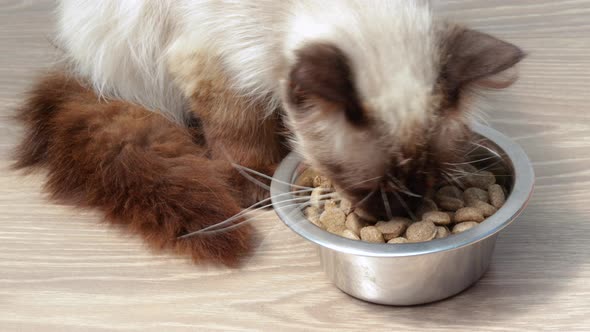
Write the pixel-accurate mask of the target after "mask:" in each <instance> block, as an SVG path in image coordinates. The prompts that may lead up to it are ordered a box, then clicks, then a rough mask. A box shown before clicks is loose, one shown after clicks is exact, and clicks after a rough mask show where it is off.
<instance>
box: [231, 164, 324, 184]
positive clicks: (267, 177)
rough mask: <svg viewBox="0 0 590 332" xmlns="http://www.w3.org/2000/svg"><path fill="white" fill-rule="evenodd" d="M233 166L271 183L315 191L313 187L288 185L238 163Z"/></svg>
mask: <svg viewBox="0 0 590 332" xmlns="http://www.w3.org/2000/svg"><path fill="white" fill-rule="evenodd" d="M232 166H233V167H235V168H238V169H240V170H243V171H246V172H250V173H252V174H255V175H258V176H260V177H263V178H265V179H268V180H271V181H275V182H278V183H282V184H286V185H289V186H291V187H294V188H299V189H313V188H312V187H306V186H299V185H296V184H293V183H288V182H284V181H280V180H278V179H275V178H273V177H272V176H268V175H266V174H264V173H260V172H258V171H255V170H253V169H251V168H248V167H246V166H242V165H239V164H236V163H232Z"/></svg>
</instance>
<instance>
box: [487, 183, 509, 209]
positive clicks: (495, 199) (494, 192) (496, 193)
mask: <svg viewBox="0 0 590 332" xmlns="http://www.w3.org/2000/svg"><path fill="white" fill-rule="evenodd" d="M488 193H489V194H490V203H492V205H493V206H494V207H495V208H496V209H499V208H501V207H502V205H504V203H506V195H505V194H504V189H502V186H500V185H499V184H493V185H491V186H489V188H488Z"/></svg>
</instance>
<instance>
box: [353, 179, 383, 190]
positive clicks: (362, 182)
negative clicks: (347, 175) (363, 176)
mask: <svg viewBox="0 0 590 332" xmlns="http://www.w3.org/2000/svg"><path fill="white" fill-rule="evenodd" d="M382 177H383V176H376V177H374V178H371V179H368V180H364V181H361V182H358V183H355V184H351V185H350V186H348V187H346V188H344V189H343V190H347V189H350V188H353V187H356V186H358V185H361V184H364V183H367V182H371V181H375V180H379V179H381V178H382Z"/></svg>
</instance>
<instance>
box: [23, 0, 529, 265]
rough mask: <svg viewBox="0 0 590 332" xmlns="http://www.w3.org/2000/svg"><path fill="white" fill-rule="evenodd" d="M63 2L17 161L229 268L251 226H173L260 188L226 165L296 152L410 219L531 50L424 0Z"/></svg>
mask: <svg viewBox="0 0 590 332" xmlns="http://www.w3.org/2000/svg"><path fill="white" fill-rule="evenodd" d="M58 13H59V20H58V22H59V24H58V26H59V31H58V38H57V40H58V44H59V45H60V46H61V47H62V48H63V50H64V53H65V59H66V61H65V63H67V66H66V67H65V68H63V69H61V70H57V71H56V72H54V73H52V74H50V75H48V76H47V77H46V78H44V79H43V80H41V81H40V82H39V83H38V84H37V86H36V87H35V88H34V89H33V90H32V91H31V93H30V97H29V101H28V102H27V103H26V104H25V105H24V106H23V107H22V108H21V109H20V112H19V114H20V119H21V121H22V122H23V123H24V125H25V128H27V129H28V131H27V133H26V135H25V139H24V141H23V144H21V145H20V147H19V149H18V150H17V151H18V156H17V160H18V162H17V167H19V168H30V167H36V166H37V167H38V166H43V167H45V168H47V169H48V170H49V178H48V183H47V188H48V190H49V192H51V193H52V194H53V197H54V198H56V199H59V200H67V201H72V202H73V203H74V204H76V205H79V206H85V207H92V208H97V209H99V210H102V211H103V212H104V213H105V214H106V216H107V219H108V220H111V221H112V222H114V223H121V224H124V225H127V226H128V227H129V228H130V229H131V230H132V231H134V232H135V233H139V234H140V235H142V236H143V238H145V239H146V240H147V242H148V243H150V244H152V245H153V246H154V247H157V248H173V249H175V250H178V251H179V252H182V253H188V254H189V255H191V256H192V257H193V258H194V259H195V261H199V262H221V263H224V264H227V265H230V266H234V265H238V264H239V262H240V260H241V258H242V257H244V256H245V255H247V253H249V252H250V251H251V248H252V245H253V244H252V243H253V241H252V238H253V234H254V233H253V230H252V228H251V227H250V226H249V225H244V226H243V227H239V228H234V229H232V230H231V231H228V232H226V233H219V234H215V235H213V236H209V237H204V236H201V237H199V236H195V237H189V238H184V239H178V237H179V236H181V235H183V234H185V233H187V232H190V231H194V230H198V229H202V228H203V227H206V226H208V225H212V224H215V223H216V222H219V221H222V220H225V219H227V218H228V217H230V216H232V215H235V214H236V213H238V212H239V207H240V206H242V207H244V206H248V205H249V204H253V203H255V202H257V201H259V200H260V199H262V198H264V197H265V195H267V193H265V192H264V190H263V189H261V188H259V187H257V186H256V185H255V184H253V183H251V182H248V181H247V180H245V179H244V178H243V177H242V174H241V173H240V172H238V171H237V170H236V169H235V168H234V167H232V164H234V165H235V164H239V165H242V166H244V167H248V168H250V169H253V170H257V171H260V172H262V173H265V174H272V171H273V169H274V167H276V164H277V163H278V162H279V161H280V160H281V158H282V157H284V156H285V154H286V153H287V151H288V150H289V149H293V150H295V151H297V152H298V153H300V154H301V155H302V156H303V157H304V159H305V160H306V161H307V162H308V163H309V164H310V165H311V166H312V167H313V168H315V169H317V170H318V171H319V172H321V173H323V174H326V175H327V176H328V177H329V178H330V179H331V180H332V181H333V183H334V185H335V186H336V188H337V190H338V191H339V192H340V193H341V195H342V196H344V197H346V198H348V199H349V200H351V201H352V202H353V203H354V204H355V205H357V207H358V208H359V210H360V211H365V214H367V217H373V218H383V217H384V216H385V210H386V209H389V210H391V211H393V212H394V213H403V212H404V211H405V210H406V209H408V206H409V207H410V208H412V207H413V206H414V205H415V204H417V202H418V200H417V198H416V196H420V195H424V194H425V193H427V192H428V191H429V190H431V189H432V186H433V184H434V182H435V180H436V179H437V178H438V177H440V175H441V172H442V171H444V170H445V168H446V167H447V165H450V164H452V163H453V162H458V161H461V160H462V158H463V156H464V153H465V149H467V148H469V144H468V143H469V141H470V134H471V132H470V130H469V124H470V121H471V115H472V114H471V111H470V110H469V109H468V107H466V101H467V100H468V99H469V98H470V96H471V93H470V91H472V90H474V89H477V88H480V87H493V88H506V87H508V86H510V85H511V84H512V83H513V82H514V81H515V80H516V78H517V71H516V65H517V64H518V63H519V62H520V61H521V60H522V59H523V58H524V56H525V54H524V52H523V51H522V50H521V49H520V48H518V47H517V46H515V45H512V44H510V43H508V42H505V41H502V40H500V39H497V38H495V37H493V36H490V35H488V34H485V33H482V32H477V31H475V30H471V29H468V28H466V27H463V26H460V25H457V24H452V23H448V22H446V21H443V20H440V19H438V18H436V17H435V15H434V13H433V11H432V9H431V7H430V5H429V3H428V1H422V0H416V1H407V0H374V1H363V0H327V1H317V0H285V1H275V0H242V1H230V0H201V1H196V0H162V1H147V0H136V1H115V0H104V1H94V2H89V1H81V0H61V1H60V5H59V9H58ZM191 124H193V125H191ZM286 140H288V141H289V143H290V144H289V146H288V147H286V146H285V141H286ZM390 180H391V181H394V182H395V183H394V184H393V185H388V186H387V189H386V190H385V192H386V198H384V197H382V196H381V195H374V193H375V192H376V191H377V190H378V189H380V188H383V186H384V185H385V183H388V184H390V183H389V181H390ZM409 192H411V193H413V195H406V193H409ZM402 196H403V197H402ZM400 197H401V200H400ZM386 201H387V202H386ZM391 211H389V212H391ZM241 220H243V218H242V219H238V220H237V221H236V222H238V223H239V222H240V221H241Z"/></svg>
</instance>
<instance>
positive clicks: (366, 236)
mask: <svg viewBox="0 0 590 332" xmlns="http://www.w3.org/2000/svg"><path fill="white" fill-rule="evenodd" d="M361 239H362V240H363V241H367V242H372V243H385V240H384V239H383V234H381V232H380V231H379V229H377V227H375V226H367V227H365V228H363V229H361Z"/></svg>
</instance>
